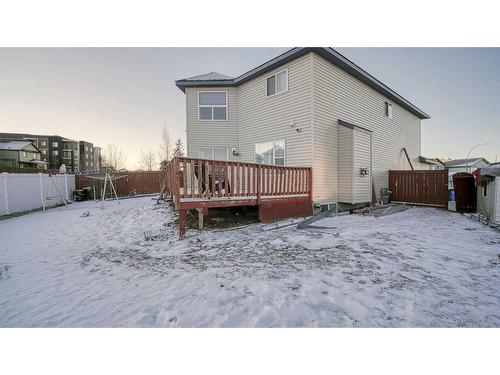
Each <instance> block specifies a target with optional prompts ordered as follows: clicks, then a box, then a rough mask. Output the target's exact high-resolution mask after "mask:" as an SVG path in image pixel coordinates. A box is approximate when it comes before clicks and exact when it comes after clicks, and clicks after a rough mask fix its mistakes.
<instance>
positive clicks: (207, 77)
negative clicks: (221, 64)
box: [177, 72, 234, 82]
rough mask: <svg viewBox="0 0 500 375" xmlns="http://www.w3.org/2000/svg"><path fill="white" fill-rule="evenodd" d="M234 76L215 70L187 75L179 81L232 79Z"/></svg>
mask: <svg viewBox="0 0 500 375" xmlns="http://www.w3.org/2000/svg"><path fill="white" fill-rule="evenodd" d="M233 79H234V77H229V76H226V75H224V74H221V73H217V72H210V73H205V74H200V75H199V76H194V77H189V78H184V79H182V80H180V81H177V82H181V81H191V82H192V81H228V80H229V81H231V80H233Z"/></svg>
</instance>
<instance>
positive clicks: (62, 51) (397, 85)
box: [0, 48, 500, 168]
mask: <svg viewBox="0 0 500 375" xmlns="http://www.w3.org/2000/svg"><path fill="white" fill-rule="evenodd" d="M287 49H288V48H94V49H87V48H81V49H71V48H59V49H34V48H25V49H6V48H3V49H2V48H0V132H22V133H41V134H58V135H61V136H64V137H68V138H73V139H80V140H87V141H89V142H93V143H94V144H95V145H97V146H103V147H106V145H107V144H109V143H114V144H116V145H118V146H121V147H123V148H125V149H126V150H127V153H128V160H127V165H128V167H129V168H137V166H138V165H137V161H138V159H139V157H140V151H141V149H144V150H146V149H150V148H155V149H156V148H158V144H159V138H160V134H161V129H162V127H163V125H164V124H166V125H167V126H168V128H169V129H170V133H171V134H172V136H173V137H174V138H177V137H181V138H183V139H185V111H186V109H185V101H184V94H183V93H182V92H181V91H180V90H179V89H178V88H177V87H176V86H175V84H174V81H175V80H177V79H181V78H186V77H190V76H193V75H198V74H202V73H206V72H211V71H217V72H220V73H223V74H226V75H230V76H238V75H240V74H242V73H244V72H246V71H248V70H250V69H252V68H254V67H256V66H257V65H259V64H261V63H263V62H265V61H267V60H269V59H270V58H272V57H274V56H276V55H278V54H280V53H282V52H284V51H286V50H287ZM337 50H338V51H339V52H340V53H342V54H343V55H345V56H346V57H348V58H349V59H351V60H352V61H353V62H355V63H356V64H358V65H359V66H361V67H362V68H363V69H365V70H366V71H368V72H369V73H370V74H372V75H373V76H375V77H376V78H378V79H379V80H381V81H382V82H384V83H385V84H386V85H388V86H390V87H391V88H392V89H393V90H395V91H397V92H398V93H399V94H400V95H402V96H404V97H405V98H406V99H408V100H410V101H411V102H412V103H414V104H415V105H417V106H418V107H419V108H421V109H422V110H424V111H425V112H426V113H429V114H430V115H431V116H432V118H431V119H430V120H424V121H422V154H423V155H424V156H427V157H442V156H448V157H451V158H465V157H466V155H467V152H468V151H469V149H470V148H471V147H472V146H474V145H476V144H478V143H488V144H487V146H485V147H479V148H477V149H475V151H474V152H473V154H472V156H485V157H486V158H488V159H489V160H490V161H495V158H497V157H498V159H499V161H500V49H499V48H497V49H467V48H461V49H451V48H446V49H441V48H439V49H436V48H420V49H417V48H338V49H337Z"/></svg>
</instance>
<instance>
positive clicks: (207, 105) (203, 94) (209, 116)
mask: <svg viewBox="0 0 500 375" xmlns="http://www.w3.org/2000/svg"><path fill="white" fill-rule="evenodd" d="M198 120H202V121H226V120H227V92H226V91H200V92H198Z"/></svg>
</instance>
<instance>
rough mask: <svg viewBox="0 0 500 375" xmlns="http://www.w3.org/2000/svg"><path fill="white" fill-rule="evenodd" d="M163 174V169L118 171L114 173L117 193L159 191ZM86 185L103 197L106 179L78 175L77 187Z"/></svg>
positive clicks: (97, 195) (76, 179) (76, 178)
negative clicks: (102, 192)
mask: <svg viewBox="0 0 500 375" xmlns="http://www.w3.org/2000/svg"><path fill="white" fill-rule="evenodd" d="M163 174H164V172H162V171H153V172H124V173H117V174H116V175H114V177H117V179H116V180H113V183H114V184H115V188H116V193H117V194H118V196H120V197H124V196H128V195H134V194H153V193H159V192H160V189H161V179H162V176H163ZM92 176H95V175H92ZM101 177H102V178H104V175H102V176H101ZM85 186H89V187H91V188H92V189H93V190H94V188H95V192H96V198H101V191H102V189H103V186H104V181H102V180H97V179H94V178H90V177H89V176H85V175H76V176H75V187H76V189H81V188H83V187H85ZM106 190H108V189H106ZM108 194H109V192H107V193H106V196H108Z"/></svg>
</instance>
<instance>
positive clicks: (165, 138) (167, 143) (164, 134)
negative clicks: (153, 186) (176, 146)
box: [158, 125, 173, 169]
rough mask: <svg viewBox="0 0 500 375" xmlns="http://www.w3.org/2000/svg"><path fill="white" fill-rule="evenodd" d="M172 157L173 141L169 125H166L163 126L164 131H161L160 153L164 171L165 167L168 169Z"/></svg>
mask: <svg viewBox="0 0 500 375" xmlns="http://www.w3.org/2000/svg"><path fill="white" fill-rule="evenodd" d="M172 156H173V150H172V139H171V138H170V133H169V131H168V128H167V125H165V126H163V129H162V131H161V143H160V151H159V153H158V157H159V159H160V164H161V166H162V169H163V167H166V165H167V164H168V162H169V161H170V159H172Z"/></svg>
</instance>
